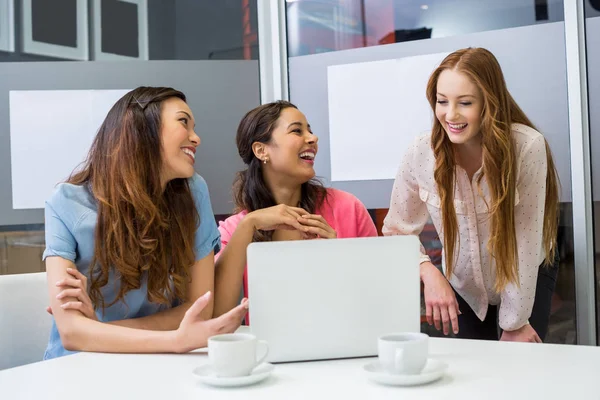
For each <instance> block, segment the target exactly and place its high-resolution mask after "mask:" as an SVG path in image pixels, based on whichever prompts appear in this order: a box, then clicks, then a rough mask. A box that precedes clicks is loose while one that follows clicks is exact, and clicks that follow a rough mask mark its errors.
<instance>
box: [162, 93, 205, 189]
mask: <svg viewBox="0 0 600 400" xmlns="http://www.w3.org/2000/svg"><path fill="white" fill-rule="evenodd" d="M160 119H161V127H160V135H161V139H162V149H163V152H162V154H163V171H162V181H163V183H166V182H168V181H171V180H173V179H177V178H190V177H191V176H192V175H194V160H195V157H196V148H197V147H198V146H199V145H200V138H199V137H198V135H196V132H195V131H194V128H195V125H196V124H195V121H194V115H193V114H192V110H190V108H189V107H188V105H187V104H186V102H184V101H183V100H181V99H179V98H176V97H172V98H170V99H167V100H165V101H164V102H163V103H162V105H161V114H160Z"/></svg>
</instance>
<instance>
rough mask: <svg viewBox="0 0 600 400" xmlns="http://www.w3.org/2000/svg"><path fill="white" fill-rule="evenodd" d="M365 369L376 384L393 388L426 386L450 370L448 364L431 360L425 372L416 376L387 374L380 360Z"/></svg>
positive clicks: (428, 361)
mask: <svg viewBox="0 0 600 400" xmlns="http://www.w3.org/2000/svg"><path fill="white" fill-rule="evenodd" d="M363 368H364V370H365V371H367V374H368V376H369V379H371V380H372V381H374V382H377V383H382V384H384V385H393V386H414V385H424V384H426V383H430V382H434V381H436V380H438V379H440V378H441V377H442V376H444V373H445V372H446V370H447V369H448V364H446V363H445V362H443V361H439V360H435V359H432V358H430V359H428V360H427V364H425V368H423V371H421V373H420V374H415V375H403V374H398V375H394V374H390V373H388V372H385V371H384V370H383V367H382V366H381V364H379V360H376V361H373V362H371V363H369V364H367V365H365V366H364V367H363Z"/></svg>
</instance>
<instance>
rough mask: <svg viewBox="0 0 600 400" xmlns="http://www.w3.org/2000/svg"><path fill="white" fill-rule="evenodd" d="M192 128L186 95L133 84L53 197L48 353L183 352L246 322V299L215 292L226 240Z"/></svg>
mask: <svg viewBox="0 0 600 400" xmlns="http://www.w3.org/2000/svg"><path fill="white" fill-rule="evenodd" d="M194 129H195V121H194V117H193V113H192V111H191V110H190V108H189V106H188V105H187V103H186V97H185V95H184V94H183V93H181V92H179V91H177V90H174V89H171V88H153V87H139V88H137V89H135V90H133V91H130V92H129V93H127V94H125V95H124V96H123V97H122V98H121V99H120V100H118V101H117V102H116V103H115V105H114V106H113V107H112V108H111V110H110V111H109V112H108V115H107V116H106V119H105V120H104V122H103V123H102V126H101V127H100V129H99V131H98V134H97V135H96V137H95V139H94V142H93V144H92V147H91V150H90V152H89V154H88V157H87V160H86V162H85V163H84V165H83V167H82V168H81V169H80V170H79V171H77V172H75V173H74V174H72V175H71V177H70V178H69V179H68V180H67V182H65V183H62V184H60V185H58V187H57V188H56V190H55V192H54V194H53V195H52V197H51V198H50V199H49V200H48V201H47V202H46V250H45V252H44V259H45V261H46V272H47V279H48V289H49V294H50V307H49V312H50V313H52V314H53V316H54V323H53V326H52V330H51V335H50V340H49V344H48V347H47V350H46V354H45V356H44V358H45V359H48V358H54V357H59V356H63V355H65V354H68V353H69V352H70V351H99V352H113V353H147V352H153V353H155V352H186V351H189V350H192V349H195V348H199V347H202V346H205V345H206V342H207V339H208V337H209V336H211V335H214V334H218V333H223V332H232V331H234V330H235V329H236V328H237V327H238V326H239V325H240V323H241V321H242V319H243V318H244V316H245V314H246V311H247V300H245V299H244V300H243V301H242V303H241V304H240V305H238V306H237V307H235V304H234V305H232V307H230V308H229V309H227V310H226V309H224V308H223V307H222V306H221V304H222V302H223V296H222V293H219V292H218V291H214V286H215V282H214V253H215V252H217V251H218V250H219V248H220V240H219V232H218V230H217V226H216V222H215V219H214V216H213V213H212V207H211V204H210V198H209V193H208V188H207V186H206V182H205V181H204V179H202V178H201V177H200V176H199V175H197V174H196V173H195V172H194V160H195V154H196V148H197V147H198V145H199V144H200V138H199V137H198V136H197V135H196V133H195V131H194ZM224 268H225V267H224ZM216 285H218V286H219V287H221V288H226V287H227V286H228V285H227V282H220V281H217V283H216ZM221 290H224V289H221ZM211 293H214V296H213V295H211ZM217 309H219V310H222V311H221V312H216V310H217Z"/></svg>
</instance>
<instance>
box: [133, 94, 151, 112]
mask: <svg viewBox="0 0 600 400" xmlns="http://www.w3.org/2000/svg"><path fill="white" fill-rule="evenodd" d="M133 99H134V100H135V102H136V103H138V106H140V108H141V109H142V111H145V110H146V107H145V106H143V105H142V103H140V101H139V100H138V99H137V98H136V97H135V96H133ZM146 105H148V103H146Z"/></svg>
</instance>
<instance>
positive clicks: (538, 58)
mask: <svg viewBox="0 0 600 400" xmlns="http://www.w3.org/2000/svg"><path fill="white" fill-rule="evenodd" d="M590 28H591V27H590ZM590 36H593V35H590V34H589V31H588V37H590ZM595 36H597V37H600V30H599V31H598V34H596V35H595ZM469 46H478V47H485V48H487V49H489V50H490V51H492V52H493V53H494V54H495V55H496V57H497V58H498V60H499V61H500V63H501V65H502V68H503V71H504V74H505V78H506V81H507V84H508V87H509V90H510V91H511V93H512V94H513V96H514V97H515V99H516V100H517V102H518V103H519V104H520V105H521V107H522V108H523V109H524V110H525V112H526V113H527V115H528V116H529V117H530V118H531V119H532V120H533V122H534V124H536V125H537V127H538V128H539V129H540V131H541V132H542V133H543V134H544V135H545V136H546V138H547V139H548V141H549V143H550V145H551V148H552V151H553V153H554V156H555V159H556V164H557V168H558V171H559V175H560V178H561V182H562V201H570V198H571V179H570V162H569V157H570V153H569V131H568V113H567V90H566V85H567V80H566V66H565V40H564V23H563V22H555V23H549V24H542V25H534V26H525V27H519V28H510V29H503V30H496V31H489V32H481V33H474V34H468V35H463V36H453V37H446V38H439V39H429V40H421V41H413V42H404V43H395V44H390V45H385V46H376V47H368V48H360V49H353V50H346V51H338V52H331V53H324V54H316V55H309V56H301V57H293V58H290V60H289V61H290V62H289V70H290V74H289V75H290V99H291V101H292V102H293V103H295V104H296V105H297V106H298V107H299V108H300V110H302V111H303V112H304V113H305V114H306V116H307V118H308V120H309V122H310V124H311V126H312V127H313V130H314V132H315V133H316V134H317V135H319V138H320V140H319V146H320V148H319V157H317V160H316V162H315V168H316V170H317V174H318V175H319V176H321V177H323V178H324V180H325V181H326V182H327V181H329V179H330V177H331V165H330V156H329V151H330V148H329V116H328V102H327V96H328V94H327V67H328V66H330V65H338V64H349V63H357V62H367V61H376V60H386V59H394V58H402V57H407V56H414V55H420V54H430V53H438V52H444V51H453V50H457V49H460V48H463V47H469ZM596 69H597V68H596ZM590 70H593V69H592V68H590ZM407 79H410V77H407ZM418 95H420V96H425V93H421V94H418ZM374 101H376V100H374ZM592 109H593V108H592ZM399 112H401V110H399ZM416 134H418V132H415V135H416ZM364 141H365V146H370V145H375V146H381V144H372V143H369V137H368V133H365V137H364ZM599 158H600V157H599ZM357 161H359V160H357ZM399 164H400V159H398V165H399ZM598 179H600V178H598ZM392 184H393V181H392V180H378V181H353V182H332V186H334V187H337V188H339V189H342V190H347V191H349V192H352V193H354V194H355V195H356V196H358V197H359V198H360V199H361V200H362V201H363V202H364V203H365V205H366V206H367V207H368V208H387V207H389V200H390V195H391V190H392ZM598 186H600V185H598Z"/></svg>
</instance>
